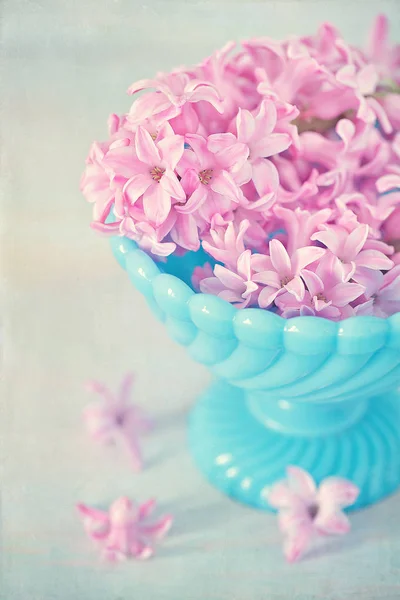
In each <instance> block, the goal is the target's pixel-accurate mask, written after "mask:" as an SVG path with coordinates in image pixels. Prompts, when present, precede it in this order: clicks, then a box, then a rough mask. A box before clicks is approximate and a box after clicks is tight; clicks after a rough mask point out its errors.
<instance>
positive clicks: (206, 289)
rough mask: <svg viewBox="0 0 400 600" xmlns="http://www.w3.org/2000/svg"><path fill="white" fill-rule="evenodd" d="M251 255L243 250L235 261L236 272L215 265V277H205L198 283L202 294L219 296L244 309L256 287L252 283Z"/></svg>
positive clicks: (254, 293)
mask: <svg viewBox="0 0 400 600" xmlns="http://www.w3.org/2000/svg"><path fill="white" fill-rule="evenodd" d="M252 258H253V257H252V255H251V251H250V250H245V251H244V252H242V254H241V255H240V256H239V258H238V260H237V265H236V270H235V272H234V271H231V270H229V269H227V268H226V267H223V266H221V265H215V267H214V275H215V277H207V278H206V279H203V280H202V281H201V282H200V290H201V291H202V292H203V293H204V294H213V295H214V296H219V297H220V298H223V299H224V300H227V301H228V302H232V303H234V304H236V306H237V307H238V308H245V307H246V306H248V305H249V304H250V303H251V302H252V300H253V299H254V298H255V295H256V292H257V290H258V285H257V284H256V283H255V282H254V281H253V279H252V278H253V270H252V265H251V262H252Z"/></svg>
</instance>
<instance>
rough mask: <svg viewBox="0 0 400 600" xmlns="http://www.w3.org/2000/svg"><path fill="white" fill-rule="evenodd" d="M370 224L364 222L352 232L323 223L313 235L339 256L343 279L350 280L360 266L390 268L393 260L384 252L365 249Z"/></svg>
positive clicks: (313, 238) (338, 265) (380, 268)
mask: <svg viewBox="0 0 400 600" xmlns="http://www.w3.org/2000/svg"><path fill="white" fill-rule="evenodd" d="M368 231H369V228H368V225H365V224H362V225H360V226H359V227H357V228H356V229H354V230H353V231H352V232H351V233H350V234H349V233H348V232H347V231H346V230H345V229H343V228H341V227H335V226H330V225H322V230H321V231H318V232H317V233H314V234H313V235H312V236H311V239H312V240H317V241H319V242H321V243H322V244H324V245H325V246H326V247H327V248H329V250H330V251H331V252H332V254H334V255H335V256H336V258H337V268H338V269H340V271H341V274H342V281H343V282H345V281H349V279H351V278H352V277H353V275H354V273H355V272H356V269H357V268H358V267H367V268H368V269H373V270H388V269H390V268H391V267H393V261H391V260H390V258H388V257H387V256H385V255H384V254H383V252H381V251H379V250H375V249H365V248H364V247H365V244H366V242H367V238H368Z"/></svg>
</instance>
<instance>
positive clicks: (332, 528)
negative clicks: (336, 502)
mask: <svg viewBox="0 0 400 600" xmlns="http://www.w3.org/2000/svg"><path fill="white" fill-rule="evenodd" d="M314 527H316V529H317V530H318V531H320V532H321V533H323V534H326V535H344V534H345V533H348V532H349V531H350V521H349V519H348V518H347V517H346V515H345V514H344V513H343V512H341V511H337V512H329V511H328V512H327V511H324V510H323V509H321V510H320V511H319V513H318V514H317V516H316V518H315V519H314Z"/></svg>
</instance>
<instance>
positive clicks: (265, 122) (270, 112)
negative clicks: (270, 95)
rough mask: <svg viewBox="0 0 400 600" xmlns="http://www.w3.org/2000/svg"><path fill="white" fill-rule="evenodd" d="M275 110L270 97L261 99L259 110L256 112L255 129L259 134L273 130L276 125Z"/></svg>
mask: <svg viewBox="0 0 400 600" xmlns="http://www.w3.org/2000/svg"><path fill="white" fill-rule="evenodd" d="M276 118H277V112H276V107H275V104H274V102H273V101H272V100H270V99H267V98H265V99H263V100H262V101H261V104H260V110H259V111H258V114H257V117H256V119H257V129H258V128H260V129H259V133H260V135H261V136H263V137H265V136H268V135H269V134H270V133H272V131H273V130H274V127H275V125H276Z"/></svg>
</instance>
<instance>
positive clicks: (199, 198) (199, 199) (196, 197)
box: [174, 184, 207, 214]
mask: <svg viewBox="0 0 400 600" xmlns="http://www.w3.org/2000/svg"><path fill="white" fill-rule="evenodd" d="M206 199H207V188H206V186H204V185H202V184H200V185H198V187H197V188H196V189H195V190H194V192H193V193H192V195H191V196H190V198H189V199H188V200H187V201H186V202H185V204H184V205H182V206H180V205H177V204H175V206H174V208H175V210H176V211H178V212H180V213H182V214H190V213H193V212H195V211H196V210H198V209H199V208H200V207H201V206H202V205H203V204H204V202H205V200H206Z"/></svg>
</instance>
